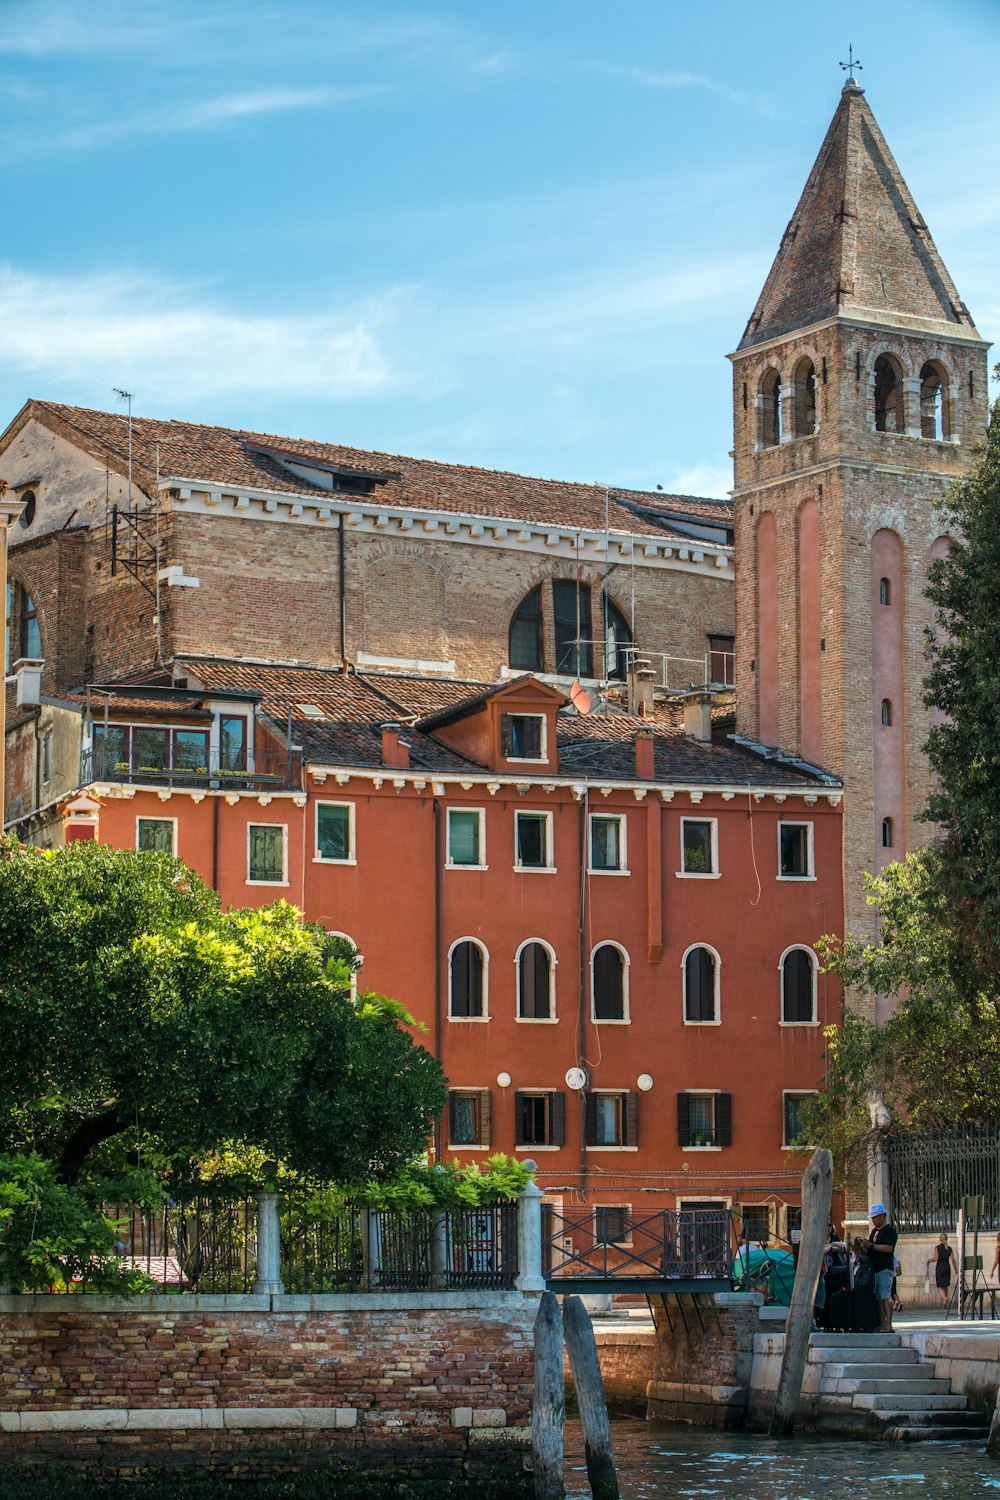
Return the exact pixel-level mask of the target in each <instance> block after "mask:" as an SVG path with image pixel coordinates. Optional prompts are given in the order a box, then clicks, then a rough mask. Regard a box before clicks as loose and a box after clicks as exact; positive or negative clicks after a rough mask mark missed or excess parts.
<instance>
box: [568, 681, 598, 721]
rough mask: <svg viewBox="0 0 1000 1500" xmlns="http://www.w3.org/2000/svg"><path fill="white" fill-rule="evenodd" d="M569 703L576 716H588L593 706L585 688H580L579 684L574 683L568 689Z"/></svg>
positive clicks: (592, 701)
mask: <svg viewBox="0 0 1000 1500" xmlns="http://www.w3.org/2000/svg"><path fill="white" fill-rule="evenodd" d="M569 701H570V702H571V703H572V705H573V707H574V708H575V709H576V711H577V713H578V714H589V713H590V710H591V709H592V708H593V706H594V700H593V698H592V697H591V696H590V694H589V693H588V692H587V690H586V688H585V687H583V686H581V684H580V683H579V682H574V684H573V686H572V687H571V688H570V690H569Z"/></svg>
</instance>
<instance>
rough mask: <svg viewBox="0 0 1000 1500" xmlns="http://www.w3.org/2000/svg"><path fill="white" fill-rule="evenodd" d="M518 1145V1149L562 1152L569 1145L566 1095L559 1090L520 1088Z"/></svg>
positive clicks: (516, 1119) (517, 1098)
mask: <svg viewBox="0 0 1000 1500" xmlns="http://www.w3.org/2000/svg"><path fill="white" fill-rule="evenodd" d="M514 1144H515V1146H516V1147H517V1148H518V1149H521V1150H525V1151H527V1150H529V1149H530V1148H531V1147H532V1146H534V1147H535V1148H536V1149H537V1150H539V1151H558V1149H559V1147H560V1146H565V1144H566V1095H565V1094H564V1093H562V1092H561V1091H560V1090H558V1089H518V1090H517V1092H516V1093H515V1095H514Z"/></svg>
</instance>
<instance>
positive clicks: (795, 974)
mask: <svg viewBox="0 0 1000 1500" xmlns="http://www.w3.org/2000/svg"><path fill="white" fill-rule="evenodd" d="M816 968H817V960H816V955H815V953H814V952H813V951H812V949H811V948H807V947H805V946H804V945H799V944H797V945H796V946H795V947H793V948H786V949H785V951H784V953H783V954H782V955H781V962H780V964H779V970H780V973H781V1024H782V1026H815V1025H816Z"/></svg>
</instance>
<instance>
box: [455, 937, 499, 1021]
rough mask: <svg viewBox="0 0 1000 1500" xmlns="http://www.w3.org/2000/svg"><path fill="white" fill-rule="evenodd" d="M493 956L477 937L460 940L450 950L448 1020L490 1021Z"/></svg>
mask: <svg viewBox="0 0 1000 1500" xmlns="http://www.w3.org/2000/svg"><path fill="white" fill-rule="evenodd" d="M489 972H490V955H489V952H488V951H487V949H486V948H485V947H484V946H483V944H482V943H481V942H480V941H479V939H478V938H472V937H463V938H458V939H457V940H456V941H455V942H454V943H452V945H451V947H450V948H449V950H448V1019H449V1021H487V1020H489V1009H488V1004H489Z"/></svg>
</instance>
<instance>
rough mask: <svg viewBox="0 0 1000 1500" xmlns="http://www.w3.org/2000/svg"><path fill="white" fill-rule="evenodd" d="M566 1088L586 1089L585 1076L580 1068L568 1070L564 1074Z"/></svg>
mask: <svg viewBox="0 0 1000 1500" xmlns="http://www.w3.org/2000/svg"><path fill="white" fill-rule="evenodd" d="M566 1087H567V1088H569V1089H577V1090H580V1089H584V1088H586V1087H587V1075H586V1073H585V1072H584V1071H583V1069H582V1068H570V1069H569V1071H568V1072H567V1074H566Z"/></svg>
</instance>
